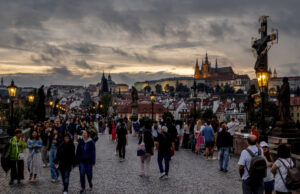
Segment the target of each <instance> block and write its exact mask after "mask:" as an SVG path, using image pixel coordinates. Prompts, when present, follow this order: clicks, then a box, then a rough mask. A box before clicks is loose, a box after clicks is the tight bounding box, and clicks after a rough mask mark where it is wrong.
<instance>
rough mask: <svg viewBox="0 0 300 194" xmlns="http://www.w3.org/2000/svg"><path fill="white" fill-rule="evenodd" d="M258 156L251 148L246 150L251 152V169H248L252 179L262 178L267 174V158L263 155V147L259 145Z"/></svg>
mask: <svg viewBox="0 0 300 194" xmlns="http://www.w3.org/2000/svg"><path fill="white" fill-rule="evenodd" d="M257 149H258V154H257V156H256V155H255V154H254V153H253V152H252V151H251V150H250V149H249V148H247V149H246V150H247V151H248V153H249V154H250V156H251V157H252V158H251V162H250V169H247V167H246V169H247V171H248V173H249V176H250V178H251V179H252V180H261V179H263V178H265V177H266V176H267V163H266V160H265V158H264V157H263V156H262V155H261V149H260V148H259V147H258V148H257Z"/></svg>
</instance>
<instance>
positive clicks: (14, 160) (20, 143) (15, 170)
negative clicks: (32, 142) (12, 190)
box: [5, 129, 27, 185]
mask: <svg viewBox="0 0 300 194" xmlns="http://www.w3.org/2000/svg"><path fill="white" fill-rule="evenodd" d="M21 136H22V131H21V130H20V129H16V131H15V136H14V137H13V138H12V139H10V140H9V147H8V150H7V152H6V154H5V157H6V158H9V159H10V182H9V185H13V184H14V180H15V179H17V180H18V184H21V180H22V179H24V153H23V150H24V149H25V148H26V146H27V144H26V138H25V137H23V139H22V138H21Z"/></svg>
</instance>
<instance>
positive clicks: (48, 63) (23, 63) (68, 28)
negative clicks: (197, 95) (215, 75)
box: [0, 0, 300, 86]
mask: <svg viewBox="0 0 300 194" xmlns="http://www.w3.org/2000/svg"><path fill="white" fill-rule="evenodd" d="M299 7H300V1H299V0H293V1H292V0H286V1H282V0H272V1H262V0H251V1H250V0H249V1H246V0H243V1H241V0H226V1H224V0H219V1H217V0H210V1H202V0H201V1H200V0H184V1H183V0H143V1H142V0H86V1H82V0H64V1H62V0H26V1H25V0H19V1H18V0H11V1H7V0H0V74H1V75H0V77H4V81H5V83H8V82H9V81H10V79H14V80H15V82H16V84H17V85H20V86H39V85H41V84H46V85H49V84H81V85H86V84H89V83H97V82H99V81H100V78H101V74H102V72H103V70H104V71H105V72H106V73H108V72H110V73H111V74H112V77H113V79H114V80H115V81H116V82H118V83H123V82H125V83H128V84H132V83H134V82H135V81H143V80H145V79H148V80H150V79H156V78H163V77H170V76H180V75H181V76H191V75H192V74H193V67H194V64H195V60H196V58H199V60H200V61H201V59H202V58H203V57H204V55H205V53H206V52H207V53H208V55H209V59H210V60H211V62H212V64H214V63H215V59H216V58H218V62H219V66H232V67H233V68H234V70H235V72H237V73H240V74H242V73H243V74H249V75H250V76H251V77H253V76H254V70H253V65H254V62H255V58H254V57H253V55H252V52H251V37H259V35H258V32H257V31H258V27H259V23H258V18H259V16H261V15H268V16H270V19H269V27H270V28H269V29H271V28H272V27H273V28H277V29H278V30H279V44H278V45H277V44H274V45H273V47H272V49H271V50H270V54H269V66H270V67H271V68H272V69H273V68H276V69H277V72H278V74H279V76H284V75H290V76H293V75H300V72H299V71H300V53H299V50H300V38H299V34H300V20H299V18H300V12H299ZM297 18H298V19H297Z"/></svg>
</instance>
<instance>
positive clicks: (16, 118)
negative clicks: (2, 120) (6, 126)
mask: <svg viewBox="0 0 300 194" xmlns="http://www.w3.org/2000/svg"><path fill="white" fill-rule="evenodd" d="M23 115H24V110H23V108H22V107H21V106H20V105H15V106H14V115H13V116H12V115H11V108H9V109H8V110H7V111H6V118H8V120H9V122H11V121H12V122H13V123H14V127H15V128H17V127H19V124H20V122H21V121H22V119H23ZM11 116H12V117H11Z"/></svg>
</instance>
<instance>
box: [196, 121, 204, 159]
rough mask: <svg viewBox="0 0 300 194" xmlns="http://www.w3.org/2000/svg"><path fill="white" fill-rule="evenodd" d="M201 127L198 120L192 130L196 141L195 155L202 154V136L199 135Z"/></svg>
mask: <svg viewBox="0 0 300 194" xmlns="http://www.w3.org/2000/svg"><path fill="white" fill-rule="evenodd" d="M201 126H202V123H201V120H198V121H197V124H196V125H195V128H194V134H195V139H196V147H195V152H196V154H200V153H202V151H201V145H203V136H202V133H201Z"/></svg>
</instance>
